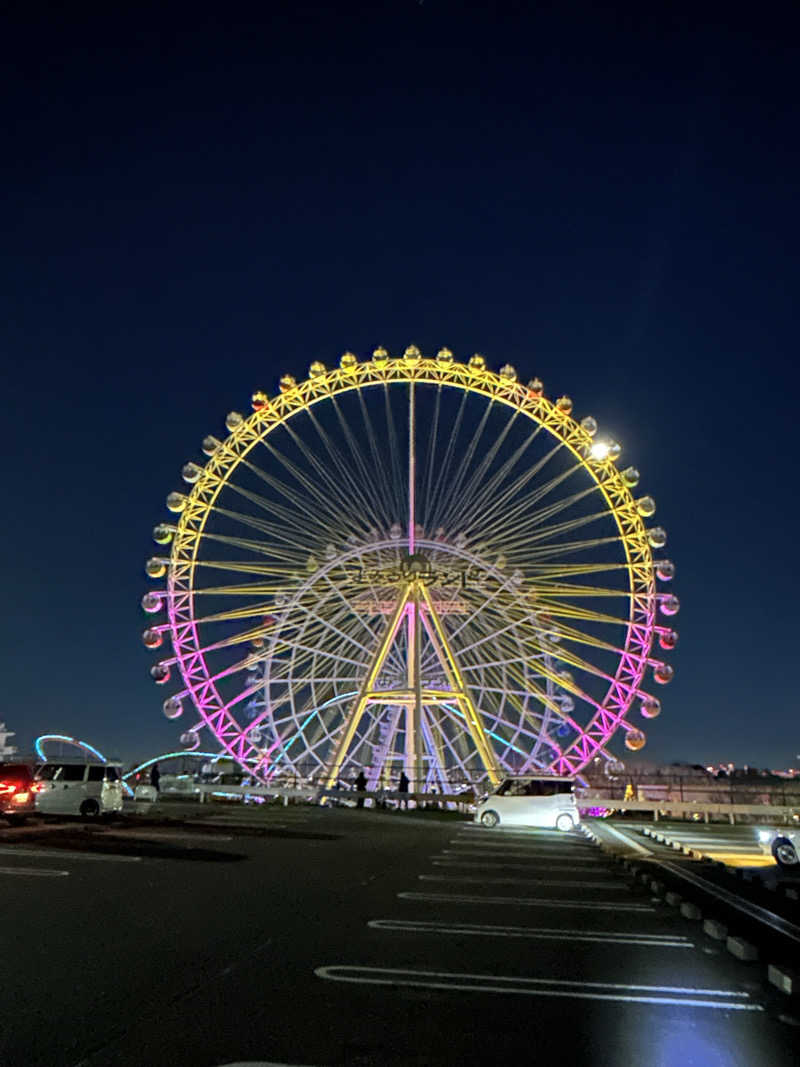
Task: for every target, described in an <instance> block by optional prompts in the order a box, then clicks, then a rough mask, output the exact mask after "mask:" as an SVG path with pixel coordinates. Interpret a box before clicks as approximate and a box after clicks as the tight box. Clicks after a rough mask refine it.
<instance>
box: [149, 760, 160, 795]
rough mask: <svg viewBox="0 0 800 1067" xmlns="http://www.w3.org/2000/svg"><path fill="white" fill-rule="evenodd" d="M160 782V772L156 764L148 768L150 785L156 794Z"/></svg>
mask: <svg viewBox="0 0 800 1067" xmlns="http://www.w3.org/2000/svg"><path fill="white" fill-rule="evenodd" d="M160 781H161V771H160V770H159V769H158V764H157V763H154V764H153V766H152V767H151V768H150V785H151V786H152V787H153V789H155V791H156V792H158V791H159V787H158V783H159V782H160Z"/></svg>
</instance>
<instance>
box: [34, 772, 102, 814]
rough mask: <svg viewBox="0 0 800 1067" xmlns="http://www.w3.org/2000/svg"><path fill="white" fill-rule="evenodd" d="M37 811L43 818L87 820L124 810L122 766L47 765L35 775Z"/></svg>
mask: <svg viewBox="0 0 800 1067" xmlns="http://www.w3.org/2000/svg"><path fill="white" fill-rule="evenodd" d="M36 780H37V783H38V788H37V790H36V794H35V795H36V810H37V811H40V812H41V813H42V814H43V815H82V816H83V817H84V818H85V819H90V818H94V817H96V816H98V815H105V814H107V813H108V812H112V811H122V799H123V788H122V767H121V765H120V764H118V763H100V762H97V763H69V762H63V763H55V762H54V763H45V764H43V766H41V767H40V768H39V769H38V771H37V772H36Z"/></svg>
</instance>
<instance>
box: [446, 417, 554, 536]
mask: <svg viewBox="0 0 800 1067" xmlns="http://www.w3.org/2000/svg"><path fill="white" fill-rule="evenodd" d="M535 439H536V435H535V434H534V435H532V436H531V438H530V441H531V442H533V441H534V440H535ZM562 449H563V444H562V443H561V442H558V443H557V444H556V445H554V446H553V447H552V448H550V449H549V450H548V451H547V452H545V454H544V455H543V456H541V457H540V458H539V459H538V460H535V461H534V462H533V463H531V464H530V466H528V467H524V468H523V469H522V471H521V472H520V473H519V474H517V475H516V477H515V478H514V480H513V481H512V482H511V483H510V484H507V485H506V486H505V488H502V489H501V486H502V485H503V483H504V482H505V481H506V479H507V477H508V475H509V474H511V472H512V470H513V467H512V468H509V469H508V470H505V467H506V466H507V465H504V467H503V468H501V470H500V471H498V472H497V474H496V475H495V476H494V477H493V478H491V479H490V480H489V481H488V482H487V484H486V486H485V487H484V489H483V490H482V491H481V492H480V493H479V494H478V496H477V497H476V498H475V500H474V501H473V502H472V505H471V508H470V509H469V510H468V511H467V512H466V513H465V515H464V521H465V522H466V524H467V525H469V526H470V528H472V527H474V524H475V522H476V520H477V519H479V518H480V517H481V516H484V517H485V513H486V512H488V511H489V505H490V503H491V513H492V514H501V515H502V514H503V513H504V511H505V509H506V508H507V507H508V505H509V502H513V501H515V500H517V499H518V498H519V495H520V493H521V492H522V491H523V490H524V489H525V487H526V486H527V485H529V484H530V483H531V482H534V480H535V479H536V478H538V476H539V475H540V474H541V473H542V471H543V470H544V469H545V467H547V465H548V464H549V463H551V462H552V461H553V460H554V459H555V458H556V456H559V455H560V454H561V452H562ZM515 466H516V464H515ZM537 492H539V491H538V490H534V493H537ZM536 499H539V497H538V496H537V497H536ZM534 503H535V501H534ZM482 535H483V530H482Z"/></svg>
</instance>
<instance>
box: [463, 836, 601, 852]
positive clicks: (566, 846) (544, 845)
mask: <svg viewBox="0 0 800 1067" xmlns="http://www.w3.org/2000/svg"><path fill="white" fill-rule="evenodd" d="M448 844H450V845H461V847H462V848H466V847H469V848H485V849H487V850H490V849H491V850H495V851H497V850H504V849H507V848H508V847H509V845H510V846H511V847H512V848H522V845H523V842H522V841H520V840H519V839H518V838H515V839H514V840H513V841H479V840H476V839H475V838H474V837H451V838H450V841H449V842H448ZM537 849H541V850H542V851H543V852H550V851H552V850H553V849H560V850H561V851H562V852H570V853H575V852H591V851H593V847H592V845H590V844H589V843H588V841H586V839H585V838H583V837H582V838H581V840H580V841H576V842H575V843H574V844H572V845H571V844H570V843H569V841H565V840H564V839H563V838H562V839H561V840H560V841H540V840H538V839H536V838H534V839H533V840H532V841H531V848H530V851H531V852H535V851H536V850H537Z"/></svg>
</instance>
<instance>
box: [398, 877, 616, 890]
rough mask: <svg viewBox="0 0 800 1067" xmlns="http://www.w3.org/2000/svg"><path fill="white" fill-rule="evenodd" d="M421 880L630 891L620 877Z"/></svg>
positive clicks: (439, 878)
mask: <svg viewBox="0 0 800 1067" xmlns="http://www.w3.org/2000/svg"><path fill="white" fill-rule="evenodd" d="M417 878H418V879H419V880H420V881H421V882H449V883H451V884H452V883H453V882H455V883H457V884H458V885H553V886H558V887H559V888H561V889H613V890H615V891H616V892H620V891H622V892H624V893H625V892H630V890H629V887H628V886H627V885H625V884H624V882H623V883H621V882H620V881H619V879H618V878H609V879H608V880H607V881H605V882H576V881H574V880H573V881H567V880H565V879H564V880H559V879H555V878H483V877H480V878H476V877H473V876H472V875H468V874H418V875H417Z"/></svg>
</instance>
